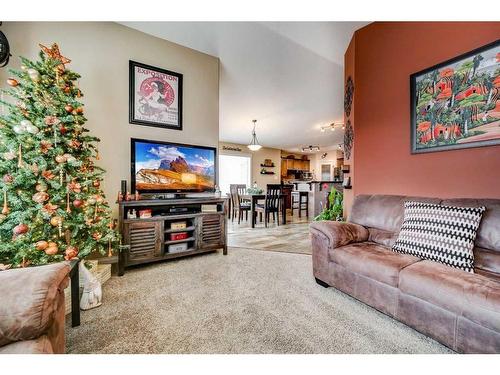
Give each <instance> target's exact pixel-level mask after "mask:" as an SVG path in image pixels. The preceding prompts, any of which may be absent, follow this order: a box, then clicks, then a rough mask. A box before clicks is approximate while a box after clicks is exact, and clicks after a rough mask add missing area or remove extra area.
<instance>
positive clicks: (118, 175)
mask: <svg viewBox="0 0 500 375" xmlns="http://www.w3.org/2000/svg"><path fill="white" fill-rule="evenodd" d="M2 31H3V32H4V33H5V34H6V35H7V37H8V39H9V42H10V46H11V52H12V54H13V57H12V58H11V62H10V63H9V66H8V67H9V68H16V69H17V68H19V66H20V64H19V59H18V56H20V55H21V56H25V57H27V58H29V59H36V58H37V57H38V52H39V47H38V43H42V44H45V45H50V44H51V43H53V42H57V43H58V44H59V47H60V49H61V52H62V54H63V55H64V56H66V57H68V58H70V59H71V60H72V62H71V64H69V66H68V67H69V68H70V69H72V70H74V71H76V72H78V73H80V74H81V76H82V78H81V79H80V88H81V90H82V92H83V93H84V94H85V97H84V98H83V102H84V104H85V115H86V117H87V118H88V122H87V123H86V127H87V128H88V129H90V131H91V134H93V135H95V136H97V137H99V138H100V139H101V143H100V147H99V151H100V154H101V160H100V161H99V162H98V164H99V165H100V166H101V167H103V168H104V169H106V171H107V172H106V176H105V180H104V184H103V187H104V191H105V193H106V195H107V197H108V199H109V201H110V202H112V206H113V207H114V209H115V210H116V207H115V205H114V204H113V202H114V201H115V199H116V194H117V192H118V190H119V188H120V180H122V179H127V180H128V181H129V186H130V138H133V137H135V138H145V139H152V140H160V141H173V142H180V143H190V144H199V145H206V146H212V147H217V144H218V140H219V60H218V59H217V58H215V57H212V56H209V55H206V54H203V53H201V52H197V51H194V50H192V49H189V48H185V47H182V46H179V45H177V44H174V43H170V42H168V41H165V40H163V39H159V38H156V37H152V36H149V35H147V34H144V33H141V32H139V31H136V30H133V29H129V28H127V27H125V26H122V25H118V24H115V23H111V22H78V23H69V22H68V23H52V22H23V23H18V22H6V23H4V24H3V25H2ZM129 60H134V61H138V62H142V63H145V64H149V65H153V66H157V67H160V68H164V69H168V70H172V71H175V72H178V73H182V74H183V75H184V77H183V78H184V86H183V90H184V93H183V127H184V129H183V131H178V130H167V129H160V128H154V127H148V126H140V125H131V124H129V122H128V115H129V106H128V103H129V96H128V90H129V79H128V64H129ZM7 74H8V72H7V69H5V68H4V69H0V86H1V87H5V85H6V84H5V79H6V78H7ZM115 212H116V211H115Z"/></svg>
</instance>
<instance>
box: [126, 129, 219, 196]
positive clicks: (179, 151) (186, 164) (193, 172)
mask: <svg viewBox="0 0 500 375" xmlns="http://www.w3.org/2000/svg"><path fill="white" fill-rule="evenodd" d="M215 179H216V177H215V148H213V147H204V146H192V145H183V144H177V143H166V142H155V141H146V140H142V139H132V190H133V191H135V190H138V191H140V192H145V193H147V192H151V193H158V192H204V191H214V189H215Z"/></svg>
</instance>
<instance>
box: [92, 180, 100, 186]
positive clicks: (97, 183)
mask: <svg viewBox="0 0 500 375" xmlns="http://www.w3.org/2000/svg"><path fill="white" fill-rule="evenodd" d="M92 186H94V187H96V188H98V187H99V186H101V182H100V181H99V180H94V181H92Z"/></svg>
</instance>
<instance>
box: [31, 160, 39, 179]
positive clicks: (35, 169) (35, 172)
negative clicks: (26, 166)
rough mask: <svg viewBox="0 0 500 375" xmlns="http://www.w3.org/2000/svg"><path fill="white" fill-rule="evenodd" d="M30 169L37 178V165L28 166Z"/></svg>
mask: <svg viewBox="0 0 500 375" xmlns="http://www.w3.org/2000/svg"><path fill="white" fill-rule="evenodd" d="M30 169H31V171H32V172H33V174H34V175H35V176H38V172H40V168H39V167H38V164H37V163H33V164H32V165H31V166H30Z"/></svg>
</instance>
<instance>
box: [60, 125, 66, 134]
mask: <svg viewBox="0 0 500 375" xmlns="http://www.w3.org/2000/svg"><path fill="white" fill-rule="evenodd" d="M59 131H60V132H61V134H63V135H64V134H66V132H67V131H68V128H66V127H65V126H64V125H61V127H60V128H59Z"/></svg>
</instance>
